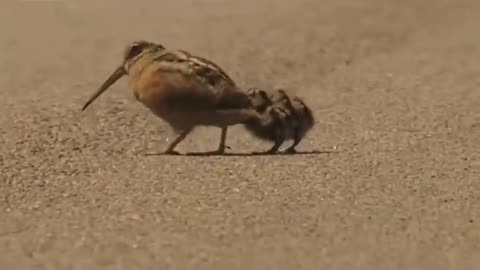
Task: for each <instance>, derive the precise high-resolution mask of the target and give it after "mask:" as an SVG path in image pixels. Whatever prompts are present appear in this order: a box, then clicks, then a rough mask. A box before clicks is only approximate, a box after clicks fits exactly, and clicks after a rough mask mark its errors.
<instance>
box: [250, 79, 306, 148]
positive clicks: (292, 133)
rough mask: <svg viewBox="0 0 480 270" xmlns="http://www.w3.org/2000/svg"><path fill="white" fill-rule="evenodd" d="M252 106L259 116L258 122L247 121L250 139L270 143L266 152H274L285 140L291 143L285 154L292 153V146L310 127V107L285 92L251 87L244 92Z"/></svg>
mask: <svg viewBox="0 0 480 270" xmlns="http://www.w3.org/2000/svg"><path fill="white" fill-rule="evenodd" d="M248 96H249V98H250V100H251V103H252V106H254V108H255V109H256V110H257V112H258V113H260V114H261V115H262V121H250V122H247V123H246V124H245V127H246V129H247V130H248V131H249V132H250V133H251V134H253V135H254V136H256V137H258V138H260V139H264V140H268V141H273V142H274V145H273V146H272V148H271V149H270V150H268V151H267V152H269V153H274V152H277V151H278V150H279V148H280V146H281V145H282V144H283V142H284V141H285V140H289V139H292V140H293V144H292V145H291V146H290V147H289V148H287V149H286V150H285V152H288V153H293V152H296V150H295V147H296V146H297V145H298V144H299V143H300V142H301V141H302V140H303V138H304V137H305V135H306V134H307V132H308V131H309V130H310V129H311V128H312V127H313V125H314V123H315V119H314V116H313V113H312V111H311V110H310V108H309V107H308V106H307V105H306V104H305V103H304V102H303V101H302V100H301V99H300V98H299V97H296V96H294V97H290V96H289V95H288V94H287V93H286V92H285V90H283V89H276V90H274V91H271V92H267V91H265V90H261V89H256V88H252V89H250V90H249V91H248Z"/></svg>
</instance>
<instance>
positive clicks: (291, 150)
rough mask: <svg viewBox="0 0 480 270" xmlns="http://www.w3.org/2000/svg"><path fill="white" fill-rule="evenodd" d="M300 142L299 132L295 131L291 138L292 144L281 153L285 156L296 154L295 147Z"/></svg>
mask: <svg viewBox="0 0 480 270" xmlns="http://www.w3.org/2000/svg"><path fill="white" fill-rule="evenodd" d="M300 141H302V136H300V132H298V130H295V135H294V137H293V144H292V145H291V146H290V147H288V148H287V149H285V150H284V151H283V152H284V153H287V154H294V153H296V152H297V150H295V147H296V146H297V145H298V144H299V143H300Z"/></svg>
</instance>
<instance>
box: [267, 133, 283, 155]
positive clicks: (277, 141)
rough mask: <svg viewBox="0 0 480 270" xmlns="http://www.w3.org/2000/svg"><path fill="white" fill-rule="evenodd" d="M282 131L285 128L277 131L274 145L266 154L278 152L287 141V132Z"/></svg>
mask: <svg viewBox="0 0 480 270" xmlns="http://www.w3.org/2000/svg"><path fill="white" fill-rule="evenodd" d="M282 131H283V130H279V132H278V133H277V136H275V143H274V145H273V146H272V148H270V149H269V150H267V151H266V152H265V153H266V154H273V153H275V152H277V151H278V149H279V148H280V146H281V145H282V143H283V142H284V141H285V134H284V133H283V132H282Z"/></svg>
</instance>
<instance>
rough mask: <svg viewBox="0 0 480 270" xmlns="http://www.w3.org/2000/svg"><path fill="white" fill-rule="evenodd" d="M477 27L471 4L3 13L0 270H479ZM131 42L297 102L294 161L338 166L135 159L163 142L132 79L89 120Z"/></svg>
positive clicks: (248, 4)
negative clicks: (186, 55) (304, 120)
mask: <svg viewBox="0 0 480 270" xmlns="http://www.w3.org/2000/svg"><path fill="white" fill-rule="evenodd" d="M161 2H162V3H161ZM479 25H480V2H479V1H476V0H470V1H467V0H457V1H444V0H436V1H434V0H425V1H413V0H405V1H400V0H398V1H393V0H357V1H351V0H326V1H316V0H298V1H295V2H294V1H287V0H275V1H274V0H268V1H267V0H256V1H250V0H247V1H243V2H242V1H237V2H234V1H220V0H211V1H206V0H202V1H176V2H175V1H146V0H145V1H143V0H142V1H140V0H139V1H137V4H135V5H134V4H133V1H113V0H112V1H96V2H94V1H78V0H77V1H16V2H13V1H10V2H9V1H4V2H2V4H0V33H1V36H0V49H1V50H0V55H1V56H0V59H1V60H0V89H1V91H2V97H1V98H0V127H1V130H0V131H1V133H0V151H1V152H0V172H1V182H0V211H1V214H0V268H1V269H5V270H7V269H12V270H13V269H262V270H265V269H475V268H474V266H475V265H477V267H478V265H479V264H480V257H478V256H477V258H475V256H474V255H478V254H480V248H479V247H480V195H479V194H480V146H479V145H480V92H479V88H480V61H479V60H480V35H479V30H478V26H479ZM135 39H148V40H152V41H156V42H160V43H162V44H164V45H165V46H167V47H172V48H173V47H175V48H182V49H185V50H189V51H191V52H192V53H195V54H198V55H202V56H204V57H208V58H210V59H212V60H214V61H215V62H216V63H218V64H219V65H221V66H222V67H223V68H224V69H225V70H226V71H227V72H228V73H229V74H230V75H231V76H232V77H233V78H234V79H235V80H236V81H237V82H238V84H239V85H241V86H242V87H249V86H258V87H280V86H281V87H285V88H288V89H290V90H291V91H293V92H295V93H297V94H298V95H299V96H301V97H303V98H305V99H306V100H307V102H308V104H310V105H311V107H312V108H313V110H314V111H315V114H316V118H317V124H316V126H315V128H314V130H312V132H311V133H310V134H309V136H308V138H306V139H305V141H304V142H302V144H301V145H300V147H299V148H298V149H299V150H301V151H312V150H319V151H332V152H331V153H323V154H309V155H307V154H304V155H293V156H248V155H231V156H211V157H191V156H190V157H188V156H145V155H144V154H145V153H147V152H161V151H163V150H164V149H165V147H166V145H167V142H166V140H167V139H168V138H169V139H170V140H171V139H172V133H171V131H170V130H169V129H168V127H167V126H166V125H165V123H163V122H161V121H160V120H159V119H157V118H155V117H154V116H153V115H152V114H151V113H150V112H148V111H147V110H146V109H145V108H144V107H142V106H141V105H140V104H139V103H137V102H136V101H135V99H134V97H133V94H132V92H131V90H129V89H128V87H127V83H126V80H124V79H122V80H121V81H119V82H118V83H117V84H116V85H115V86H114V87H113V88H112V89H111V90H110V91H109V92H107V93H106V94H105V95H103V96H102V97H101V98H100V99H99V100H98V101H97V102H96V103H94V104H93V106H91V107H90V108H89V109H88V110H87V111H85V112H83V113H81V112H80V108H81V106H82V105H83V102H85V100H86V99H87V98H88V96H89V95H90V94H91V93H92V92H93V91H94V90H95V89H96V88H97V87H98V86H99V85H100V83H101V82H102V81H103V80H104V79H105V78H106V77H107V75H109V74H110V72H112V71H113V69H114V67H116V65H117V64H118V63H119V62H120V56H121V52H122V50H123V48H124V46H125V45H126V44H128V42H130V41H133V40H135ZM219 136H220V131H219V130H218V129H216V128H201V129H198V130H196V131H195V132H194V133H193V134H192V135H191V136H190V137H189V138H188V139H187V140H186V141H185V142H184V143H183V144H181V145H180V146H179V150H180V151H183V152H186V151H194V152H197V151H209V150H213V149H215V147H216V146H217V143H218V139H219ZM228 144H229V145H230V146H231V147H232V150H229V152H230V153H249V152H251V151H259V150H262V149H267V148H268V147H269V146H270V145H269V144H268V143H265V142H261V141H258V140H255V139H254V138H253V137H251V136H250V135H248V134H247V133H246V132H245V130H244V129H243V128H242V127H234V128H232V129H231V131H230V132H229V136H228Z"/></svg>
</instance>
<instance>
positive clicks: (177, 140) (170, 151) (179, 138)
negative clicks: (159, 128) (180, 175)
mask: <svg viewBox="0 0 480 270" xmlns="http://www.w3.org/2000/svg"><path fill="white" fill-rule="evenodd" d="M191 131H192V128H188V129H185V130H183V131H182V132H180V134H179V135H178V136H177V138H175V140H174V141H173V142H172V143H171V144H170V145H169V146H168V148H167V150H165V154H170V155H178V154H179V153H178V152H177V151H175V150H173V149H175V147H177V145H178V144H179V143H180V142H181V141H183V140H184V139H185V138H186V137H187V135H188V134H189V133H190V132H191Z"/></svg>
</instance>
